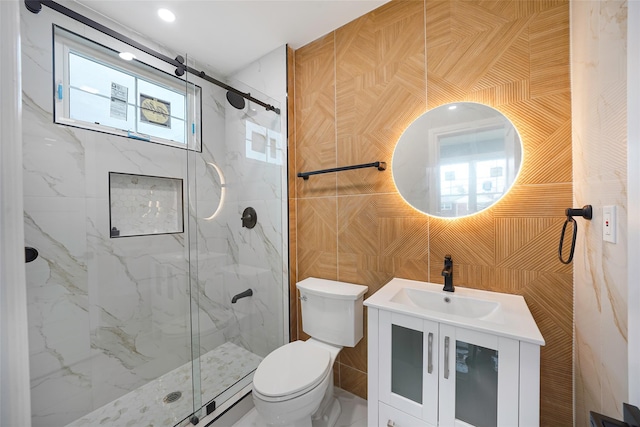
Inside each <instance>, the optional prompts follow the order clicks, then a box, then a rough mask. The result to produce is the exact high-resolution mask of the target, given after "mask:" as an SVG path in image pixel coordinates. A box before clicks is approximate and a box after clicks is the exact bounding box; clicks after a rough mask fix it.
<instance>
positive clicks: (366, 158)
mask: <svg viewBox="0 0 640 427" xmlns="http://www.w3.org/2000/svg"><path fill="white" fill-rule="evenodd" d="M423 19H424V11H423V4H422V3H421V2H391V3H388V4H387V5H385V6H384V7H381V8H379V9H377V10H376V11H375V12H374V13H371V14H369V15H367V16H365V17H362V18H360V19H357V20H356V21H354V22H352V23H350V24H347V25H345V26H343V27H341V28H340V29H338V30H337V31H336V57H337V63H336V81H337V87H336V112H337V117H336V119H337V120H336V123H337V154H338V159H340V160H339V163H340V166H343V165H350V164H361V163H370V162H374V161H384V162H387V164H388V166H389V167H390V162H391V156H392V153H393V147H394V146H395V142H396V141H397V140H398V139H399V137H400V135H401V134H402V132H403V130H404V129H405V128H406V126H408V125H409V124H410V123H411V121H413V120H414V119H415V118H416V117H417V116H418V115H419V114H420V113H422V112H423V111H424V109H425V72H424V65H425V61H424V23H423ZM389 175H390V171H388V172H387V171H385V172H382V173H380V172H378V171H376V170H375V169H366V170H357V171H350V172H344V173H340V174H339V175H338V177H337V179H338V193H339V194H363V193H383V192H391V191H393V190H394V187H393V182H392V180H391V179H390V177H389Z"/></svg>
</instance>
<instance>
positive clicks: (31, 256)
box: [24, 246, 38, 262]
mask: <svg viewBox="0 0 640 427" xmlns="http://www.w3.org/2000/svg"><path fill="white" fill-rule="evenodd" d="M36 258H38V250H37V249H36V248H31V247H29V246H25V248H24V260H25V261H26V262H31V261H35V259H36Z"/></svg>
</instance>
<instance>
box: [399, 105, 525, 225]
mask: <svg viewBox="0 0 640 427" xmlns="http://www.w3.org/2000/svg"><path fill="white" fill-rule="evenodd" d="M521 163H522V143H521V141H520V136H519V135H518V131H517V130H516V128H515V127H514V126H513V124H512V123H511V121H510V120H509V119H507V118H506V117H505V116H504V115H503V114H502V113H501V112H499V111H498V110H496V109H494V108H491V107H489V106H486V105H483V104H477V103H474V102H458V103H454V104H446V105H441V106H440V107H437V108H434V109H433V110H429V111H427V112H426V113H424V114H423V115H422V116H420V117H418V118H417V119H416V120H415V121H414V122H413V123H411V125H409V127H408V128H407V129H406V130H405V131H404V133H403V134H402V136H401V137H400V139H399V140H398V144H397V145H396V148H395V151H394V153H393V160H392V166H391V169H392V173H393V179H394V180H395V184H396V187H397V188H398V191H399V192H400V195H401V196H402V197H403V198H404V199H405V200H406V201H407V202H408V203H409V204H410V205H411V206H413V207H414V208H416V209H418V210H419V211H422V212H424V213H426V214H429V215H433V216H438V217H445V218H457V217H461V216H466V215H471V214H474V213H477V212H480V211H482V210H484V209H486V208H488V207H489V206H491V205H493V204H494V203H496V202H497V201H498V200H500V198H501V197H502V196H504V195H505V194H506V193H507V191H509V188H511V186H512V185H513V182H514V181H515V180H516V177H517V176H518V172H519V171H520V165H521Z"/></svg>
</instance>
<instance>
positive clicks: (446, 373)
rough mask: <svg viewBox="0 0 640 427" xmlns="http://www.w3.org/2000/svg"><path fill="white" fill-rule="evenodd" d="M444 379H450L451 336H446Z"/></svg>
mask: <svg viewBox="0 0 640 427" xmlns="http://www.w3.org/2000/svg"><path fill="white" fill-rule="evenodd" d="M444 379H445V380H448V379H449V337H444Z"/></svg>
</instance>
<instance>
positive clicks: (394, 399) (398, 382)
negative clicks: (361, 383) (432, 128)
mask: <svg viewBox="0 0 640 427" xmlns="http://www.w3.org/2000/svg"><path fill="white" fill-rule="evenodd" d="M379 322H380V323H379V334H380V335H379V340H380V342H379V349H380V359H379V364H380V366H379V373H380V377H379V387H380V388H379V399H380V401H382V402H385V403H387V404H388V405H390V406H392V407H394V408H397V409H399V410H401V411H402V412H405V413H407V414H409V415H412V416H414V417H416V418H418V419H421V420H423V421H425V422H426V423H427V425H432V426H436V425H438V362H437V357H438V324H437V323H435V322H431V321H428V320H422V319H418V318H415V317H409V316H404V315H401V314H398V313H392V312H388V311H380V319H379Z"/></svg>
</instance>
